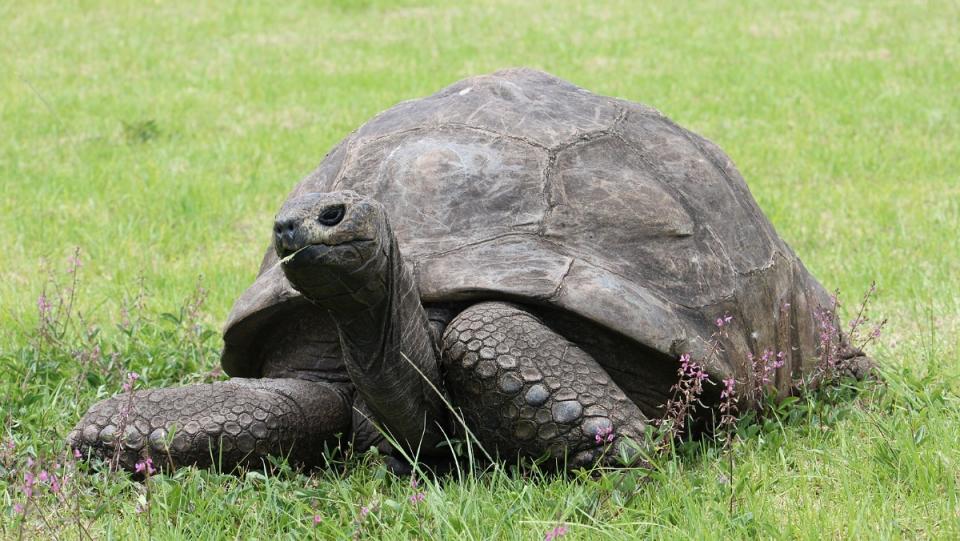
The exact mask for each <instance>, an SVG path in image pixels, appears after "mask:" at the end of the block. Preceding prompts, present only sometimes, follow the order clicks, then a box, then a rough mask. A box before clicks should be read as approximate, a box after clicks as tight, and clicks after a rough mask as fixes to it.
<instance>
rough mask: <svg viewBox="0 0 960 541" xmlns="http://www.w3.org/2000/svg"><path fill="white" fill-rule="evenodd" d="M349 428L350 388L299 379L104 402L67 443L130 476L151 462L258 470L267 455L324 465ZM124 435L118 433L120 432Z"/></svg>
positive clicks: (153, 392)
mask: <svg viewBox="0 0 960 541" xmlns="http://www.w3.org/2000/svg"><path fill="white" fill-rule="evenodd" d="M350 424H351V411H350V390H349V387H348V386H340V385H336V384H330V383H321V382H312V381H303V380H297V379H244V378H234V379H231V380H229V381H223V382H217V383H210V384H197V385H187V386H184V387H175V388H170V389H148V390H142V391H136V392H134V393H133V394H132V395H130V394H121V395H117V396H114V397H112V398H109V399H107V400H103V401H101V402H99V403H97V404H95V405H94V406H93V407H91V408H90V410H89V411H88V412H87V414H86V415H84V417H83V419H81V420H80V422H79V423H78V424H77V426H76V427H75V428H74V429H73V431H72V432H71V433H70V435H69V436H68V443H69V444H70V445H71V446H72V447H73V448H74V449H78V450H79V451H80V452H82V453H84V454H85V455H92V456H98V457H100V458H102V459H104V460H110V459H112V457H113V456H114V453H115V449H116V444H117V441H119V442H120V446H121V447H120V453H119V455H118V458H119V466H120V467H122V468H124V469H128V470H133V469H134V467H135V465H136V463H137V462H138V461H140V460H143V459H144V458H146V457H151V458H152V460H153V462H154V464H156V465H157V466H160V467H168V466H172V467H180V466H188V465H197V466H201V467H204V466H210V465H218V466H220V467H221V468H222V469H223V470H224V471H230V470H231V469H233V468H234V467H236V466H259V465H260V463H261V460H262V459H263V458H264V457H265V456H267V455H275V456H284V457H289V459H290V461H291V463H297V464H304V465H312V464H318V463H320V462H322V453H323V450H324V445H325V444H330V445H334V446H335V445H337V438H338V436H339V435H340V434H344V435H346V434H348V433H349V431H350ZM121 430H122V434H121V433H120V432H121Z"/></svg>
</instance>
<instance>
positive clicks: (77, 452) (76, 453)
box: [73, 449, 83, 458]
mask: <svg viewBox="0 0 960 541" xmlns="http://www.w3.org/2000/svg"><path fill="white" fill-rule="evenodd" d="M73 458H83V454H82V453H80V449H74V450H73Z"/></svg>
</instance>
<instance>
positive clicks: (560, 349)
mask: <svg viewBox="0 0 960 541" xmlns="http://www.w3.org/2000/svg"><path fill="white" fill-rule="evenodd" d="M442 363H443V367H444V369H445V370H446V383H447V389H448V390H449V391H450V394H451V396H452V398H453V403H454V404H455V405H456V406H457V407H459V408H461V409H462V411H463V413H464V417H465V420H466V422H467V424H468V426H470V428H471V429H472V430H474V431H475V432H476V433H477V437H478V438H479V439H480V442H481V443H482V444H483V445H485V446H488V445H489V446H492V447H494V448H495V449H496V450H497V451H498V452H499V453H500V454H501V455H503V454H516V453H522V454H525V455H528V456H533V457H539V456H543V455H545V454H547V455H549V456H551V457H552V458H554V459H557V460H561V459H563V458H564V456H566V458H567V465H568V466H569V467H579V466H588V465H591V464H592V463H594V462H595V461H597V460H598V459H599V458H600V457H601V456H604V457H605V458H607V459H610V460H608V461H609V462H613V461H614V460H613V459H614V458H615V457H616V455H617V454H618V453H617V450H618V448H619V446H620V445H623V444H624V443H625V438H629V439H632V440H634V441H636V442H640V441H641V439H640V438H641V437H642V435H643V431H644V424H645V420H646V418H645V416H644V415H643V413H642V412H641V411H640V409H639V408H638V407H637V405H636V404H634V403H633V402H632V401H630V400H629V399H628V398H627V396H626V395H625V394H624V393H623V391H622V390H621V389H620V388H619V387H618V386H617V385H616V383H614V382H613V380H612V379H611V378H610V376H609V375H608V374H607V373H606V371H604V370H603V368H602V367H601V366H600V365H599V364H598V363H597V362H596V361H595V360H594V359H593V358H592V357H590V355H588V354H587V353H586V352H584V351H583V350H582V349H580V348H579V347H577V346H576V345H574V344H572V343H571V342H569V341H568V340H567V339H566V338H564V337H563V336H560V335H559V334H557V333H555V332H554V331H553V330H551V329H550V328H549V327H547V326H546V325H544V324H543V323H541V322H540V320H539V319H537V318H536V317H535V316H533V315H531V314H530V313H528V312H526V311H524V310H523V309H522V308H521V307H518V306H515V305H511V304H507V303H501V302H486V303H481V304H476V305H474V306H471V307H470V308H468V309H466V310H465V311H463V312H462V313H461V314H459V315H458V316H457V317H456V318H454V320H453V321H451V322H450V324H449V325H448V326H447V330H446V331H445V333H444V337H443V355H442Z"/></svg>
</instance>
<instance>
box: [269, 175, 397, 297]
mask: <svg viewBox="0 0 960 541" xmlns="http://www.w3.org/2000/svg"><path fill="white" fill-rule="evenodd" d="M273 245H274V249H275V250H276V252H277V256H278V257H279V258H280V265H281V267H282V268H283V272H284V274H285V275H286V277H287V279H288V280H289V281H290V283H291V285H293V287H294V288H295V289H296V290H297V291H299V292H300V293H302V294H303V295H304V296H305V297H306V298H307V299H309V300H311V301H312V302H314V303H315V304H319V305H321V306H327V305H330V306H328V307H330V308H334V307H335V308H336V309H337V310H343V309H349V308H350V307H351V306H355V307H357V308H362V307H365V306H366V307H369V306H372V305H374V304H376V303H377V302H379V301H380V300H382V299H383V298H384V296H385V295H386V291H387V284H388V278H389V277H388V276H387V273H388V272H389V269H390V263H391V258H392V253H393V251H394V249H395V247H394V246H393V245H394V242H393V238H392V235H391V233H390V228H389V224H388V222H387V216H386V212H385V210H384V208H383V205H381V204H380V203H378V202H377V201H374V200H373V199H370V198H367V197H363V196H361V195H359V194H357V193H356V192H352V191H342V192H329V193H308V194H305V195H303V196H300V197H297V198H295V199H291V200H290V201H288V202H287V203H286V204H284V205H283V207H282V208H281V209H280V212H278V213H277V217H276V219H275V221H274V226H273ZM351 301H353V302H351ZM357 303H359V305H358V304H357Z"/></svg>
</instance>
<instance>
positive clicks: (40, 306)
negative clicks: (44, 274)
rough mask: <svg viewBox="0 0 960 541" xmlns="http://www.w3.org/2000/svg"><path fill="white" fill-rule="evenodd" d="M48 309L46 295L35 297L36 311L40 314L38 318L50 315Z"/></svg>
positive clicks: (48, 302) (48, 303)
mask: <svg viewBox="0 0 960 541" xmlns="http://www.w3.org/2000/svg"><path fill="white" fill-rule="evenodd" d="M50 308H51V305H50V301H49V300H47V295H46V294H44V293H41V294H40V296H39V297H37V311H38V312H40V317H42V318H44V317H46V316H47V315H48V314H49V313H50Z"/></svg>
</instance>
